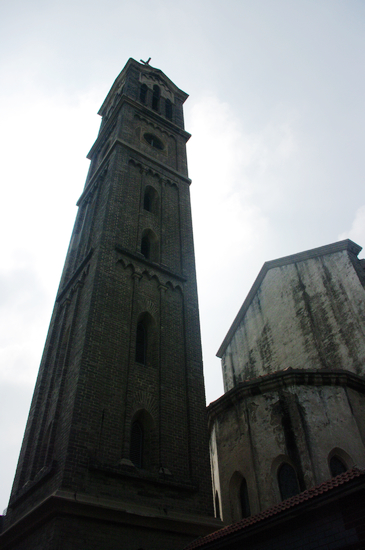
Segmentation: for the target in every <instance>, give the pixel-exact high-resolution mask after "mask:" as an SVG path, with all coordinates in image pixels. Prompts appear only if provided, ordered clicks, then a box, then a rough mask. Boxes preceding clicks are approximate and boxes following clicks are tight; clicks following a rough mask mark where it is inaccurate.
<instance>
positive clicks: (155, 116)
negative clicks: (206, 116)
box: [86, 94, 191, 159]
mask: <svg viewBox="0 0 365 550" xmlns="http://www.w3.org/2000/svg"><path fill="white" fill-rule="evenodd" d="M123 103H128V104H129V105H131V106H132V107H134V108H135V109H136V111H137V112H139V113H143V115H145V116H147V117H148V118H149V119H151V120H153V121H155V122H157V123H158V124H159V126H161V127H162V128H164V129H165V130H168V131H169V132H172V134H179V135H180V136H182V137H183V138H184V139H185V140H186V141H188V140H189V139H190V138H191V134H189V132H187V131H186V130H184V129H183V128H180V126H178V125H177V124H174V122H171V121H170V120H167V119H166V118H164V117H162V116H161V115H160V114H159V113H157V112H156V111H153V110H152V109H150V108H149V107H146V106H145V105H142V104H141V103H138V102H137V101H135V100H134V99H132V98H130V97H129V96H127V95H125V94H122V95H121V96H120V100H119V101H118V103H117V105H116V106H115V108H114V110H113V113H112V114H111V115H110V118H109V119H108V120H107V121H106V122H105V126H104V127H103V128H102V130H101V132H100V133H99V135H98V136H97V138H96V140H95V142H94V144H93V146H92V147H91V149H90V151H89V152H88V154H87V155H86V158H88V159H91V157H92V155H93V154H94V153H95V152H96V150H97V149H98V148H99V147H100V145H101V144H102V143H104V141H105V140H106V138H107V136H108V134H109V133H110V131H111V130H110V126H111V125H112V126H113V127H114V125H115V120H116V118H117V117H118V115H119V112H120V108H121V106H122V105H123Z"/></svg>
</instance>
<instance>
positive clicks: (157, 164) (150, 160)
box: [76, 138, 191, 206]
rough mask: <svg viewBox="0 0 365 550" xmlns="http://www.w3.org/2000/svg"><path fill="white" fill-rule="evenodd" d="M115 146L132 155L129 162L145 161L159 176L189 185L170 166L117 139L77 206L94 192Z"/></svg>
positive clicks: (189, 180)
mask: <svg viewBox="0 0 365 550" xmlns="http://www.w3.org/2000/svg"><path fill="white" fill-rule="evenodd" d="M117 144H118V145H122V146H123V147H125V148H126V149H128V150H129V151H130V152H131V153H134V157H132V158H131V160H133V161H134V162H136V163H140V162H141V160H140V159H141V158H142V159H144V160H145V161H147V162H148V163H149V165H153V166H154V167H156V168H155V170H156V172H158V173H160V174H161V175H162V174H163V173H164V172H167V173H169V174H171V176H172V178H174V181H176V180H178V181H181V182H182V183H186V184H187V185H190V184H191V179H190V178H189V177H188V176H184V175H183V174H181V173H180V172H178V171H177V170H174V168H171V167H170V166H167V165H165V164H162V163H161V162H159V161H158V160H156V159H154V158H153V157H150V156H149V155H147V154H146V153H143V152H142V151H140V150H139V149H136V148H135V147H133V146H132V145H130V144H129V143H127V142H126V141H123V140H121V139H119V138H117V139H115V140H114V142H113V143H112V145H111V146H110V148H109V149H108V152H107V154H106V155H105V157H104V158H103V160H102V161H101V163H100V165H99V166H98V167H97V169H96V171H95V173H94V174H93V175H92V177H91V178H90V180H89V182H88V184H87V186H86V187H85V189H84V191H83V192H82V194H81V195H80V198H79V200H78V201H77V203H76V204H77V206H80V204H81V203H82V202H83V201H84V200H85V199H86V198H87V197H88V196H89V193H90V192H91V190H94V188H95V183H96V182H97V180H98V178H99V177H100V176H101V175H102V174H103V172H104V170H105V168H106V166H107V164H108V162H109V157H110V154H111V153H112V151H113V150H114V148H115V146H116V145H117Z"/></svg>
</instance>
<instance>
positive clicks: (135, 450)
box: [130, 421, 144, 468]
mask: <svg viewBox="0 0 365 550" xmlns="http://www.w3.org/2000/svg"><path fill="white" fill-rule="evenodd" d="M143 440H144V433H143V426H142V424H141V423H140V422H138V421H136V422H133V424H132V429H131V447H130V459H131V461H132V462H133V464H134V465H135V466H137V468H142V467H143Z"/></svg>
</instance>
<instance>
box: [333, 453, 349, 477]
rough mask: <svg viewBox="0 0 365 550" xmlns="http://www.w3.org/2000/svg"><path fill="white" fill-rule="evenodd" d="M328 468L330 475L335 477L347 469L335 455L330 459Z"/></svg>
mask: <svg viewBox="0 0 365 550" xmlns="http://www.w3.org/2000/svg"><path fill="white" fill-rule="evenodd" d="M330 470H331V474H332V477H336V476H339V475H340V474H344V473H345V472H346V471H347V467H346V466H345V464H344V463H343V462H342V460H341V459H340V458H338V456H336V455H335V456H333V457H332V458H331V459H330Z"/></svg>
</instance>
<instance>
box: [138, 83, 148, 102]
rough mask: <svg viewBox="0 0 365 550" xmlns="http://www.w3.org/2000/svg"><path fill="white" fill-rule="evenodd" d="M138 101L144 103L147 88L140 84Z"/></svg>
mask: <svg viewBox="0 0 365 550" xmlns="http://www.w3.org/2000/svg"><path fill="white" fill-rule="evenodd" d="M139 100H140V102H141V103H144V104H145V103H146V100H147V86H146V84H142V86H141V88H140V90H139Z"/></svg>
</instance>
